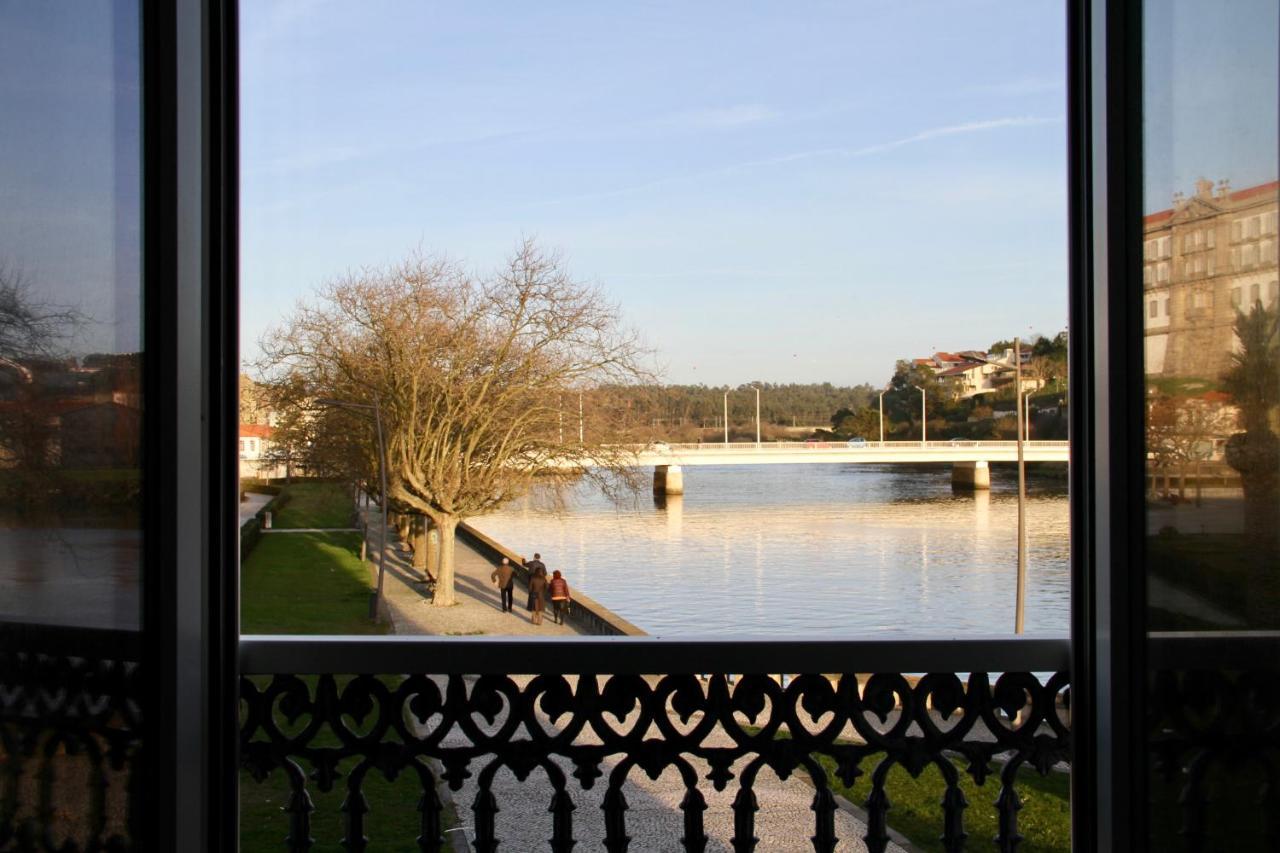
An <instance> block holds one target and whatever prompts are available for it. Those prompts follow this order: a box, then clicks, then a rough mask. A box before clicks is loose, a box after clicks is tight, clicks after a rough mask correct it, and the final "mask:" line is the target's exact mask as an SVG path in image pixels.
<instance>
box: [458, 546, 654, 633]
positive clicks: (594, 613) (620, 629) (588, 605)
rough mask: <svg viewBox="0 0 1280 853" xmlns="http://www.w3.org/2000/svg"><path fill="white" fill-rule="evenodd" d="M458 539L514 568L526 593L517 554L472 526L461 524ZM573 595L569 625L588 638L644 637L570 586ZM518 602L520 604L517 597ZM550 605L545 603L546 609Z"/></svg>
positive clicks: (520, 558) (521, 561)
mask: <svg viewBox="0 0 1280 853" xmlns="http://www.w3.org/2000/svg"><path fill="white" fill-rule="evenodd" d="M458 536H459V537H460V538H461V539H462V540H463V541H465V542H466V543H467V544H468V545H470V546H471V547H472V548H474V549H476V550H477V551H478V552H480V554H481V555H482V556H483V557H484V558H485V559H487V560H492V561H493V562H495V563H496V562H498V561H499V560H501V559H502V558H503V557H506V558H507V559H508V560H510V561H511V565H513V566H515V569H516V579H517V580H518V581H519V582H520V584H521V586H523V587H524V588H525V589H526V590H527V589H528V588H529V570H528V569H526V568H525V567H524V560H525V558H524V555H523V554H517V553H516V552H515V551H513V550H511V549H510V548H508V547H507V546H505V545H503V544H502V543H501V542H498V541H497V540H495V539H493V538H491V537H489V536H486V535H485V534H483V533H481V532H480V531H479V530H476V529H475V528H474V527H472V526H471V525H469V524H467V523H466V522H463V523H462V524H459V525H458ZM569 589H570V591H571V592H572V594H573V606H572V607H571V608H570V609H569V622H570V623H571V624H572V625H573V626H574V627H576V628H580V629H582V630H584V631H586V632H587V633H588V634H597V635H602V636H630V637H639V636H644V635H645V634H646V633H647V632H646V631H643V630H641V629H640V628H639V627H637V626H636V625H633V624H631V623H630V622H628V621H627V620H626V619H623V618H622V617H621V616H619V615H618V614H616V613H614V612H613V611H612V610H610V609H609V608H607V607H605V606H604V605H603V604H601V603H600V602H598V601H596V600H595V599H593V598H591V596H589V595H586V594H585V593H583V592H582V591H581V590H579V589H577V588H575V587H574V585H573V584H572V583H570V584H569ZM516 600H517V602H518V601H519V600H520V599H519V597H518V596H517V598H516ZM549 606H550V603H549V602H548V607H549Z"/></svg>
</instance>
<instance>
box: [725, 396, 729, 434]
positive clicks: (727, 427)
mask: <svg viewBox="0 0 1280 853" xmlns="http://www.w3.org/2000/svg"><path fill="white" fill-rule="evenodd" d="M724 443H725V444H728V443H729V392H728V391H725V392H724Z"/></svg>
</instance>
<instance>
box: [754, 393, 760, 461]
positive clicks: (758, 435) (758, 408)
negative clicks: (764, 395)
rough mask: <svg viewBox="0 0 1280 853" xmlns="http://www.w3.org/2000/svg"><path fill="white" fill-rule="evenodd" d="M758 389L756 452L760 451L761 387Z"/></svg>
mask: <svg viewBox="0 0 1280 853" xmlns="http://www.w3.org/2000/svg"><path fill="white" fill-rule="evenodd" d="M755 389H756V450H759V449H760V386H759V385H757V386H755Z"/></svg>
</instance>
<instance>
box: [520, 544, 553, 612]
mask: <svg viewBox="0 0 1280 853" xmlns="http://www.w3.org/2000/svg"><path fill="white" fill-rule="evenodd" d="M524 567H525V568H526V569H528V570H529V577H533V576H534V575H536V574H538V573H539V572H541V573H542V574H544V575H545V574H546V573H547V564H546V563H544V562H542V555H541V554H539V553H536V552H535V553H534V555H533V559H532V560H525V561H524ZM525 608H526V609H527V610H533V590H530V591H529V603H528V604H526V605H525Z"/></svg>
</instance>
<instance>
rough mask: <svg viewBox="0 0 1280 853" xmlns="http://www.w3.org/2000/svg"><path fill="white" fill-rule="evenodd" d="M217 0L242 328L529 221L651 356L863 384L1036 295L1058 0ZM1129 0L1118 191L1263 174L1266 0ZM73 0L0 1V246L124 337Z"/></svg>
mask: <svg viewBox="0 0 1280 853" xmlns="http://www.w3.org/2000/svg"><path fill="white" fill-rule="evenodd" d="M242 5H243V8H242V17H243V33H242V56H243V68H242V110H243V117H242V118H243V131H244V135H243V147H242V164H243V212H242V213H243V215H242V223H243V227H244V233H243V241H242V250H243V257H242V264H243V266H242V291H243V305H244V329H243V341H244V349H245V355H246V356H247V357H252V356H253V355H254V354H255V352H256V346H255V342H256V340H257V339H258V337H259V336H260V335H261V334H262V333H263V332H264V331H265V330H266V329H267V328H269V326H270V325H271V324H272V323H275V322H277V321H279V319H281V318H282V317H284V316H285V315H286V314H287V313H288V311H289V310H290V309H291V308H292V306H293V305H294V303H295V302H296V300H298V299H299V298H303V297H305V296H307V295H308V294H309V293H311V292H312V290H313V289H314V288H315V287H316V286H317V285H318V284H320V283H321V282H323V281H325V280H326V279H329V278H331V277H334V276H337V275H340V274H342V273H343V272H344V271H346V270H349V269H354V268H359V267H362V266H368V265H378V264H385V263H388V262H392V261H395V260H397V259H399V258H402V257H403V256H404V255H405V254H406V253H408V252H410V251H412V250H414V249H415V248H422V249H424V250H426V251H433V252H439V253H446V254H448V255H450V256H452V257H453V258H455V259H457V260H459V261H461V262H464V263H466V264H468V265H469V266H471V267H474V268H476V269H480V270H483V269H486V268H489V267H491V266H493V265H494V264H495V263H496V262H497V261H498V260H499V259H501V258H502V257H503V256H504V255H505V254H507V253H508V252H509V251H510V250H511V248H512V247H513V246H514V245H515V244H516V243H517V241H519V240H520V239H521V237H523V236H526V235H530V236H535V237H537V238H538V239H539V240H540V241H541V242H542V243H543V244H544V245H546V246H547V247H549V248H555V249H559V250H561V251H562V252H563V253H564V255H565V257H566V260H567V262H568V265H569V266H570V268H571V269H572V271H573V272H574V273H575V274H576V275H577V276H578V277H580V278H583V279H586V280H591V281H595V282H597V283H599V285H600V286H601V287H602V288H603V289H604V290H605V291H606V293H607V294H608V295H609V296H610V298H612V299H613V300H614V301H616V302H617V303H618V304H619V306H620V307H621V309H622V311H623V313H624V314H625V316H626V318H627V320H628V322H629V323H630V324H631V325H633V326H635V327H637V328H639V329H640V330H641V331H642V332H643V334H644V335H645V337H646V339H647V340H648V342H649V344H650V345H651V346H652V347H653V348H654V349H656V350H657V351H658V353H659V359H660V362H661V363H662V364H664V365H665V366H666V368H667V371H666V376H667V378H668V379H670V380H671V381H692V382H704V383H707V384H721V383H739V382H744V381H748V380H752V379H764V380H772V381H791V380H794V381H806V380H830V381H834V382H858V381H870V382H874V383H879V382H882V381H884V379H885V378H886V377H887V375H888V372H889V370H890V369H891V366H892V362H893V360H894V359H895V358H898V357H904V356H911V355H918V354H922V353H928V352H931V351H933V350H935V349H955V348H965V347H971V346H983V345H985V344H987V343H990V342H991V341H992V340H994V339H996V338H1001V337H1006V336H1009V335H1013V334H1018V333H1025V332H1027V331H1029V330H1035V331H1038V332H1044V333H1053V332H1055V331H1057V330H1059V329H1061V328H1063V327H1064V326H1065V324H1066V224H1065V221H1066V217H1065V209H1066V191H1065V189H1066V187H1065V163H1066V154H1065V135H1066V126H1065V122H1064V115H1065V105H1064V101H1065V91H1064V86H1063V77H1064V70H1063V69H1064V65H1065V56H1064V44H1063V24H1064V11H1063V8H1062V4H1061V2H1060V0H999V1H997V0H948V2H927V0H918V1H917V2H899V0H881V1H880V2H871V0H861V1H860V2H856V0H850V2H841V3H820V2H812V3H805V4H803V5H800V6H797V5H796V4H781V3H771V4H766V3H742V2H737V3H728V2H724V3H711V2H697V3H688V2H673V3H632V4H628V5H626V6H620V5H615V4H599V3H587V2H582V3H557V2H552V1H551V0H548V2H545V3H537V4H531V3H514V2H510V3H504V4H498V3H493V4H487V5H485V6H483V7H481V6H480V4H470V3H455V4H445V3H426V2H422V3H418V2H407V0H394V2H392V0H383V2H366V3H360V4H353V3H349V2H341V0H254V2H246V3H244V4H242ZM1147 5H1148V10H1147V11H1148V14H1147V27H1148V38H1147V52H1148V58H1147V65H1148V71H1149V73H1148V79H1147V94H1148V98H1149V103H1148V114H1147V119H1148V149H1147V162H1146V169H1147V177H1148V181H1147V188H1146V203H1147V206H1148V208H1149V209H1159V208H1163V207H1167V206H1168V204H1169V199H1170V196H1171V194H1172V193H1173V192H1174V191H1175V190H1181V191H1183V192H1188V193H1189V192H1191V190H1192V185H1193V182H1194V180H1195V178H1196V177H1198V176H1200V175H1204V176H1206V177H1210V178H1213V179H1215V180H1216V179H1219V178H1229V179H1230V180H1231V181H1232V184H1233V186H1235V187H1243V186H1248V185H1250V184H1253V183H1258V182H1261V181H1265V180H1270V179H1273V178H1275V176H1276V160H1277V150H1276V130H1277V128H1276V125H1277V112H1276V105H1277V102H1278V101H1280V96H1278V93H1277V73H1276V43H1277V38H1278V34H1280V20H1278V17H1280V6H1278V5H1277V4H1276V3H1275V2H1274V0H1222V2H1220V3H1215V4H1212V5H1208V6H1206V5H1204V4H1201V3H1198V2H1194V0H1169V2H1167V3H1166V2H1159V3H1156V2H1152V3H1149V4H1147ZM93 9H96V10H97V11H92V10H85V9H81V8H79V7H78V5H77V6H73V7H68V6H67V5H66V4H57V3H54V4H31V3H26V2H22V0H0V115H3V116H4V117H5V118H4V131H3V132H0V264H3V265H4V266H5V267H6V268H8V269H16V270H20V271H21V272H22V273H23V274H24V275H25V276H26V278H27V279H28V280H29V281H30V282H32V284H33V286H34V287H35V288H36V290H37V292H38V294H39V295H40V296H41V297H43V298H46V299H48V300H50V301H53V302H57V303H60V304H67V305H72V306H74V307H77V308H79V309H80V310H81V311H82V312H83V313H85V314H86V315H88V316H89V317H91V318H92V322H90V323H88V324H86V326H85V327H84V328H83V329H82V330H81V333H80V334H79V336H78V337H77V338H76V340H75V341H74V342H73V345H74V347H75V349H76V350H77V351H79V352H91V351H95V350H121V351H128V350H132V349H136V348H137V347H138V346H139V345H140V333H139V323H138V318H139V316H140V315H139V307H140V306H139V298H140V293H139V280H138V276H139V270H138V248H139V240H140V236H139V232H138V227H137V225H138V213H139V194H138V177H139V175H138V116H137V101H138V87H137V85H136V82H137V44H136V30H137V22H136V17H135V15H134V14H133V13H132V12H131V11H130V10H129V6H128V4H127V3H119V4H115V6H114V7H111V8H108V7H100V6H97V5H95V6H93ZM111 9H114V11H111ZM1224 92H1226V93H1230V96H1229V97H1227V98H1223V97H1222V93H1224Z"/></svg>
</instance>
